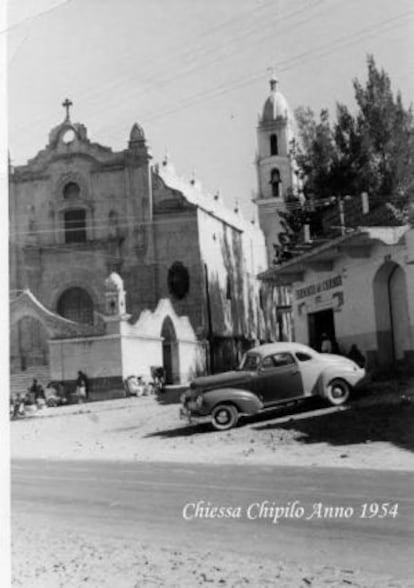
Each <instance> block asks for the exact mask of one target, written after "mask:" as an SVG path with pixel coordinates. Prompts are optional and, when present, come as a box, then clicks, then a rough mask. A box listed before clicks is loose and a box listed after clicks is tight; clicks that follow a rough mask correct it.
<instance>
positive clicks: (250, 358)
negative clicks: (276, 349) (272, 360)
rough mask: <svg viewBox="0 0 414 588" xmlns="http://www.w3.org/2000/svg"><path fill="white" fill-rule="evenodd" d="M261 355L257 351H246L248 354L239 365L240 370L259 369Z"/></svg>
mask: <svg viewBox="0 0 414 588" xmlns="http://www.w3.org/2000/svg"><path fill="white" fill-rule="evenodd" d="M259 361H260V355H258V354H257V353H246V355H245V356H244V357H243V359H242V360H241V364H240V366H239V368H238V369H239V370H248V371H252V370H257V368H258V366H259Z"/></svg>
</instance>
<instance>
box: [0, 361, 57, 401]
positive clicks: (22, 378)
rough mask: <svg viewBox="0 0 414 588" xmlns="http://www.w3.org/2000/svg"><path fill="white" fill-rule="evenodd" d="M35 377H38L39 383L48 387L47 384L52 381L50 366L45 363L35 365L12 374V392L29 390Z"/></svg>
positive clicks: (13, 393)
mask: <svg viewBox="0 0 414 588" xmlns="http://www.w3.org/2000/svg"><path fill="white" fill-rule="evenodd" d="M33 378H36V380H37V381H38V382H39V384H41V385H42V386H43V388H46V385H47V384H48V382H50V375H49V367H48V366H44V365H41V366H33V367H30V368H27V370H25V371H22V372H16V373H13V374H10V393H11V394H12V395H15V394H18V393H24V392H27V389H28V388H29V387H30V386H31V384H32V382H33Z"/></svg>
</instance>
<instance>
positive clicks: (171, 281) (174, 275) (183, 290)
mask: <svg viewBox="0 0 414 588" xmlns="http://www.w3.org/2000/svg"><path fill="white" fill-rule="evenodd" d="M168 289H169V291H170V292H171V294H172V295H173V296H175V298H178V299H179V300H181V299H182V298H184V296H186V294H187V293H188V290H189V289H190V275H189V273H188V269H187V268H186V267H185V266H184V265H183V264H182V263H181V261H175V262H174V263H173V264H172V266H171V267H170V269H169V270H168Z"/></svg>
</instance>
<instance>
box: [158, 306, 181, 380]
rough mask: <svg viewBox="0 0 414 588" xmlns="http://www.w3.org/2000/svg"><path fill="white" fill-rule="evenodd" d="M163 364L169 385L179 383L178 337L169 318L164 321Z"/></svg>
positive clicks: (162, 333)
mask: <svg viewBox="0 0 414 588" xmlns="http://www.w3.org/2000/svg"><path fill="white" fill-rule="evenodd" d="M161 337H162V338H163V342H162V364H163V368H164V371H165V379H166V383H167V384H175V383H177V382H178V381H179V378H180V370H179V358H178V342H177V335H176V332H175V328H174V325H173V322H172V320H171V319H170V317H169V316H167V317H166V318H165V319H164V322H163V323H162V329H161Z"/></svg>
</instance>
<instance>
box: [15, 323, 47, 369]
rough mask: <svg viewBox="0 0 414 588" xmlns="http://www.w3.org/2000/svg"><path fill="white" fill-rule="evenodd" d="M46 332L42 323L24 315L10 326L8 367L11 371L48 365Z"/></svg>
mask: <svg viewBox="0 0 414 588" xmlns="http://www.w3.org/2000/svg"><path fill="white" fill-rule="evenodd" d="M48 338H49V337H48V333H47V331H46V329H45V327H44V326H43V325H42V323H41V322H40V321H39V320H37V319H36V318H34V317H32V316H24V317H23V318H21V319H20V320H19V321H18V322H17V323H15V324H14V325H12V326H11V328H10V369H11V372H12V373H16V372H19V371H25V370H27V369H28V368H31V367H39V366H45V367H46V366H48V365H49V345H48Z"/></svg>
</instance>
